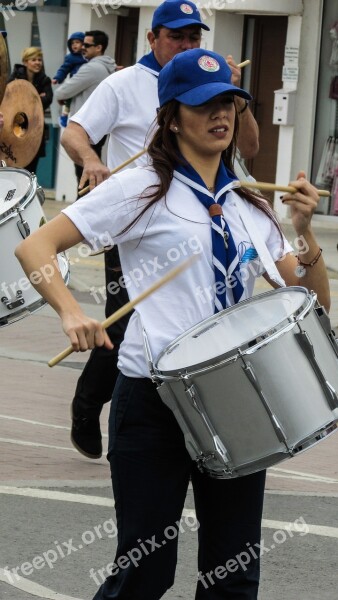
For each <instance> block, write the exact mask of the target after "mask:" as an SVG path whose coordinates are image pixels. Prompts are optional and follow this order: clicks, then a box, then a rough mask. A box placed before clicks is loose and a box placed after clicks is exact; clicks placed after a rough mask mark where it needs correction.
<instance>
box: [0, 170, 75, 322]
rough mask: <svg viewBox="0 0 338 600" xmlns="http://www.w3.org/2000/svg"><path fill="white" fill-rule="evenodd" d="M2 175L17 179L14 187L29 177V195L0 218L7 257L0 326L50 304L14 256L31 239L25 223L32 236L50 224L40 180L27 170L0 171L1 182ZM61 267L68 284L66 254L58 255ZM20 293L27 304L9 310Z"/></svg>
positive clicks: (0, 286)
mask: <svg viewBox="0 0 338 600" xmlns="http://www.w3.org/2000/svg"><path fill="white" fill-rule="evenodd" d="M2 173H3V174H6V176H7V177H8V176H9V177H13V182H14V183H13V185H14V186H15V181H18V180H20V179H21V178H25V185H24V186H23V188H25V190H27V192H26V193H25V195H24V197H23V198H20V199H18V201H17V203H16V204H15V205H14V206H11V209H10V210H9V211H7V212H6V213H3V214H2V215H0V255H1V257H5V260H4V259H3V260H1V264H0V269H1V274H0V299H1V302H0V327H1V326H4V325H8V324H10V323H12V322H14V321H16V320H18V319H20V318H23V317H24V316H26V315H27V314H30V313H32V312H34V311H35V310H38V309H39V308H41V307H42V306H43V305H44V304H46V301H45V300H44V299H43V298H42V297H41V296H40V294H38V292H37V291H36V290H35V288H34V287H33V286H32V285H31V283H30V282H29V280H28V278H27V276H26V275H25V273H24V271H23V269H22V267H21V266H20V263H19V261H18V260H17V258H16V256H15V254H14V252H15V248H16V246H17V245H18V244H19V243H20V241H22V239H23V238H24V237H27V235H26V233H25V231H24V228H23V226H22V221H24V222H25V223H26V225H25V227H28V229H27V232H29V233H33V232H34V231H36V230H37V229H39V227H41V226H42V225H43V224H44V223H46V221H47V220H46V217H45V214H44V212H43V209H42V207H41V203H40V201H39V192H38V190H37V181H36V177H35V176H30V174H29V173H28V172H27V171H24V170H20V169H11V168H5V169H3V171H2V170H1V169H0V179H1V175H2ZM20 215H21V217H20ZM18 225H19V226H20V228H21V230H22V231H23V232H24V233H23V234H22V233H20V230H19V227H18ZM58 264H59V266H60V270H61V273H62V276H63V279H64V281H65V282H67V283H68V280H69V265H68V261H67V259H66V257H65V256H64V255H59V256H58ZM55 267H56V265H55ZM18 292H19V294H20V298H21V300H22V301H23V302H22V304H21V303H20V304H18V305H17V306H15V307H14V308H8V305H7V304H6V299H7V300H9V301H13V303H14V304H17V300H18V296H17V294H18Z"/></svg>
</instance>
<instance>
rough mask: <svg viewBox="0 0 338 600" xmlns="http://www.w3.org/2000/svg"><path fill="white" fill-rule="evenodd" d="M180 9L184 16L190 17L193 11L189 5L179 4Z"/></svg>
mask: <svg viewBox="0 0 338 600" xmlns="http://www.w3.org/2000/svg"><path fill="white" fill-rule="evenodd" d="M180 9H181V11H182V12H184V14H185V15H191V14H192V13H193V12H194V10H193V8H192V7H191V6H190V5H189V4H181V6H180Z"/></svg>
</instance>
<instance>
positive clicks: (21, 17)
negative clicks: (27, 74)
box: [5, 10, 33, 69]
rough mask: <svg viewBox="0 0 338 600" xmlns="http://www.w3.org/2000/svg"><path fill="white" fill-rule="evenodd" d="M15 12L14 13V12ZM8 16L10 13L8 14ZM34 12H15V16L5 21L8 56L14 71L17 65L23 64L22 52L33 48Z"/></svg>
mask: <svg viewBox="0 0 338 600" xmlns="http://www.w3.org/2000/svg"><path fill="white" fill-rule="evenodd" d="M13 12H14V11H13ZM6 14H7V15H8V13H6ZM32 21H33V13H32V12H26V11H25V12H21V11H18V10H17V11H15V13H14V16H12V17H11V18H9V19H8V21H7V20H5V28H6V31H7V47H8V55H9V60H10V63H11V69H13V67H14V64H15V63H21V52H22V50H23V49H24V48H28V47H29V46H31V38H32Z"/></svg>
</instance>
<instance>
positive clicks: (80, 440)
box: [70, 400, 102, 458]
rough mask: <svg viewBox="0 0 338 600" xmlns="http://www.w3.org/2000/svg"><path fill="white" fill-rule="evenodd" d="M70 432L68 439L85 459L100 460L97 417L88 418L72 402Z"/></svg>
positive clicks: (100, 448)
mask: <svg viewBox="0 0 338 600" xmlns="http://www.w3.org/2000/svg"><path fill="white" fill-rule="evenodd" d="M71 416H72V430H71V434H70V439H71V442H72V444H73V446H74V447H75V448H76V450H78V451H79V452H80V453H81V454H83V455H84V456H87V458H101V456H102V435H101V429H100V418H99V415H98V416H97V417H96V418H95V417H94V418H93V417H91V418H88V417H86V416H85V415H84V414H81V413H80V412H79V411H78V410H77V409H76V408H75V403H74V400H73V402H72V406H71Z"/></svg>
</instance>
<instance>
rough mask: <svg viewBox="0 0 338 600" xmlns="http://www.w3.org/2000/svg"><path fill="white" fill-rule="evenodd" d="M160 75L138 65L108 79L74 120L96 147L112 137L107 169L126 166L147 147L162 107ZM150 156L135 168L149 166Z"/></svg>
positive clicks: (142, 158) (137, 162)
mask: <svg viewBox="0 0 338 600" xmlns="http://www.w3.org/2000/svg"><path fill="white" fill-rule="evenodd" d="M157 78H158V73H156V72H155V71H153V70H151V69H149V68H147V67H145V66H143V65H141V64H139V63H137V64H136V65H133V66H132V67H127V68H126V69H122V70H121V71H118V72H117V73H113V74H112V75H110V76H109V77H107V78H106V79H105V80H104V81H102V83H100V85H98V87H97V88H96V90H94V92H93V93H92V94H91V96H90V98H89V99H88V100H87V102H86V103H85V104H84V105H83V106H82V108H81V109H80V110H79V111H78V112H77V113H76V114H75V115H74V116H73V117H72V118H71V121H75V122H76V123H79V124H80V125H81V126H82V127H83V128H84V129H85V131H86V132H87V134H88V135H89V138H90V140H91V142H92V143H93V144H96V143H97V142H98V141H99V140H100V139H102V138H103V136H104V135H106V134H110V136H109V144H108V153H107V165H108V167H109V168H110V169H113V168H115V167H117V166H118V165H120V164H122V163H123V162H124V161H125V160H127V159H128V158H130V157H131V156H134V154H136V153H137V152H139V151H140V150H141V149H142V148H144V147H145V146H146V143H147V142H146V138H147V136H148V133H150V130H152V124H153V123H154V122H155V119H156V109H157V107H158V106H159V101H158V93H157ZM146 162H147V155H144V156H142V157H141V158H139V159H138V160H137V161H136V162H135V164H136V165H138V164H139V165H141V164H146Z"/></svg>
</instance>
